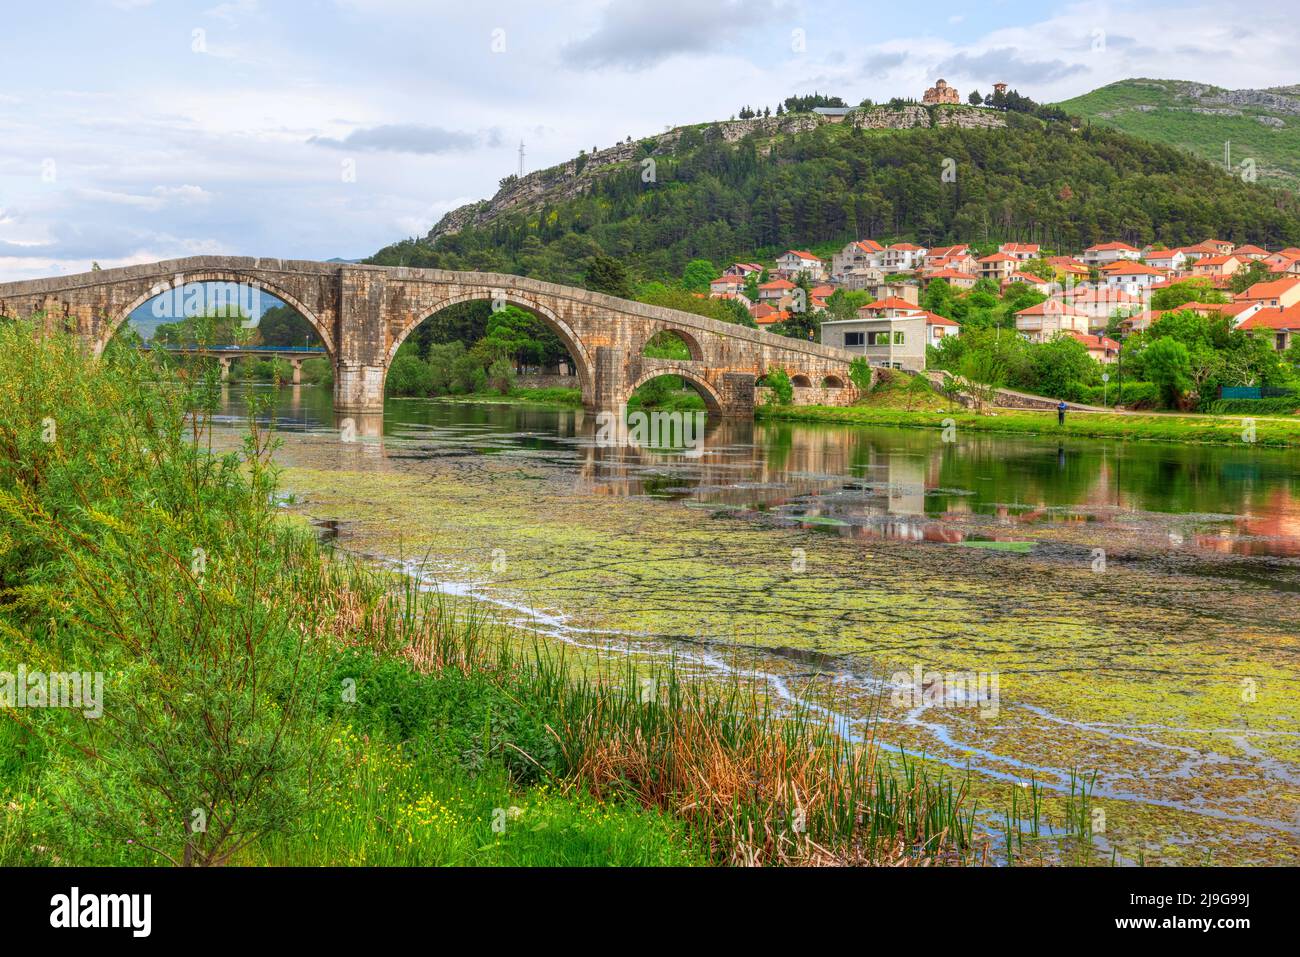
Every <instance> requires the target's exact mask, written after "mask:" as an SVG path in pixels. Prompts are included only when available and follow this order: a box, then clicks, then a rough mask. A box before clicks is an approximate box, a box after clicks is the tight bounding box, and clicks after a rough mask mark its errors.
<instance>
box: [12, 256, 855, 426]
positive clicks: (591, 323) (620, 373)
mask: <svg viewBox="0 0 1300 957" xmlns="http://www.w3.org/2000/svg"><path fill="white" fill-rule="evenodd" d="M199 282H221V283H234V284H243V285H244V286H245V287H253V288H257V289H261V290H264V291H265V292H267V293H269V294H271V295H273V296H276V297H278V298H279V299H281V300H283V301H284V302H285V303H286V304H288V305H289V306H291V307H293V308H294V309H296V310H297V311H298V312H299V313H300V314H301V315H302V316H303V318H305V319H306V320H307V321H308V322H310V323H311V324H312V326H314V327H315V329H316V331H317V333H318V334H319V335H320V337H321V340H322V342H323V343H324V346H325V348H326V350H327V351H328V353H329V355H330V359H331V361H332V362H333V364H334V408H335V411H336V412H339V413H341V414H349V415H350V414H372V413H382V411H383V396H384V379H385V377H386V376H387V374H388V367H389V365H390V364H391V363H392V361H393V357H394V356H395V354H396V353H397V348H398V346H399V345H401V343H402V342H403V341H404V340H405V339H406V337H407V336H408V335H409V334H410V333H411V331H412V330H414V329H415V327H416V326H418V325H419V324H420V323H421V322H422V321H423V320H424V319H426V318H427V317H429V316H431V315H433V314H434V313H435V312H437V311H439V310H440V309H442V308H444V307H446V306H449V305H452V304H454V303H459V302H468V301H472V300H486V301H488V302H491V303H494V304H496V305H505V304H507V303H509V304H513V305H516V306H518V307H520V308H523V309H526V310H528V311H529V312H531V313H533V314H534V315H536V316H538V317H539V318H541V319H542V320H543V321H544V322H545V323H546V324H547V325H548V326H549V327H550V328H551V329H552V330H554V331H555V333H556V334H557V335H558V336H559V337H560V339H561V340H562V341H563V342H564V344H565V346H566V347H567V348H568V350H569V354H570V355H571V356H572V358H573V361H574V364H575V366H576V372H577V380H578V384H579V385H580V386H581V388H582V399H583V405H584V407H585V408H586V409H588V410H589V411H604V410H611V411H612V410H615V409H618V408H619V407H620V406H621V405H623V404H624V403H626V402H627V400H628V397H629V396H630V395H631V394H632V390H633V389H635V388H636V387H637V386H638V385H640V384H641V383H643V382H646V381H648V380H649V379H651V378H653V377H654V376H656V375H662V374H665V373H671V374H673V375H679V376H681V377H683V378H684V379H686V380H688V381H689V382H690V383H691V384H692V385H693V386H694V387H695V388H696V389H698V391H699V392H700V394H701V395H702V396H703V398H704V401H705V403H706V405H707V406H708V407H709V409H710V411H712V412H714V413H717V414H722V415H728V416H747V415H750V414H752V412H753V409H754V401H755V400H754V389H755V383H756V381H757V380H758V379H759V378H761V377H762V376H764V375H765V374H766V373H767V372H769V371H771V370H775V369H777V368H782V369H784V370H785V371H786V372H787V373H789V375H790V377H791V378H792V379H795V380H796V381H799V382H806V383H807V385H806V387H805V388H800V389H796V390H795V392H796V401H800V402H804V403H806V402H808V401H810V400H811V399H812V398H813V396H814V395H817V396H820V395H821V394H822V393H823V389H822V388H821V387H822V386H823V385H824V384H828V383H829V384H830V385H831V386H833V387H834V394H835V396H836V399H837V400H838V401H839V402H841V403H842V402H848V401H851V400H852V399H853V398H855V397H856V395H857V392H856V390H855V389H854V388H853V386H852V384H851V383H850V382H849V379H848V367H849V362H850V361H851V360H852V358H853V357H852V356H851V355H850V354H849V353H847V352H845V351H843V350H841V349H835V348H831V347H829V346H822V345H819V344H817V343H811V342H800V341H798V340H794V339H788V338H785V337H783V336H776V335H773V334H771V333H767V332H762V331H760V330H755V329H748V328H745V327H743V326H737V325H732V324H729V323H725V322H718V321H716V320H713V319H708V318H705V317H703V316H697V315H694V314H693V313H686V312H678V311H676V310H673V309H665V308H662V307H659V306H650V305H645V304H643V303H637V302H629V301H627V300H624V299H617V298H614V297H613V296H606V295H602V294H600V293H595V292H591V291H589V290H586V289H575V288H571V287H568V286H560V285H556V284H554V283H547V282H540V281H538V280H536V279H527V278H524V277H521V276H511V275H501V274H494V273H474V272H450V271H446V270H437V269H411V268H405V267H387V266H357V265H352V264H348V263H320V262H306V261H296V260H281V259H254V258H249V257H224V256H196V257H191V258H187V259H174V260H169V261H167V262H160V263H151V264H147V265H140V266H125V267H122V268H118V269H104V270H97V271H95V272H88V273H81V274H79V275H74V276H59V277H54V278H50V279H33V280H27V281H24V282H11V283H0V315H7V316H14V317H27V316H32V315H36V314H42V315H43V316H44V321H45V323H46V327H47V328H50V329H55V328H60V329H64V330H67V331H69V332H73V333H75V334H76V335H78V336H79V337H80V338H81V339H82V340H83V341H84V342H85V343H86V346H87V348H89V349H90V350H91V351H92V352H93V353H94V354H96V355H98V354H99V353H100V352H101V351H102V350H103V349H104V346H105V345H107V343H108V341H109V339H110V338H111V337H112V335H113V333H114V332H115V331H116V330H117V328H118V327H119V326H120V325H121V324H122V323H123V322H124V321H125V320H126V319H127V317H128V316H129V315H130V314H131V312H132V310H134V309H135V308H137V307H138V306H140V305H143V304H144V303H146V302H148V301H149V300H150V299H152V298H153V297H154V296H157V295H160V294H162V293H166V292H169V291H171V290H173V289H177V288H179V289H185V288H188V287H189V284H191V283H199ZM664 330H669V331H672V332H674V333H676V334H677V335H679V336H680V337H681V338H682V339H683V340H684V341H685V342H686V343H687V345H688V346H689V347H690V350H691V359H690V360H689V361H669V360H663V359H649V358H644V357H643V356H642V351H643V349H644V347H645V344H646V342H647V341H648V340H649V339H650V338H651V337H652V336H654V335H655V334H657V333H659V332H661V331H664Z"/></svg>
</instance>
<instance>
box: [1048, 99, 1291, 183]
mask: <svg viewBox="0 0 1300 957" xmlns="http://www.w3.org/2000/svg"><path fill="white" fill-rule="evenodd" d="M1058 105H1059V106H1060V107H1061V108H1062V109H1064V110H1065V111H1066V112H1068V113H1070V114H1072V115H1077V116H1081V117H1083V118H1085V119H1089V120H1092V121H1093V122H1095V123H1104V124H1105V125H1107V126H1110V127H1113V128H1114V129H1117V130H1123V131H1124V132H1125V133H1131V134H1132V135H1134V136H1140V137H1142V138H1143V139H1145V140H1150V141H1151V142H1154V143H1164V144H1167V145H1169V146H1177V147H1179V148H1181V149H1185V150H1188V151H1189V152H1191V153H1195V154H1196V155H1197V156H1200V157H1203V158H1205V159H1207V160H1211V161H1213V162H1216V163H1218V164H1220V165H1223V162H1224V144H1225V143H1229V142H1230V143H1231V144H1232V145H1231V154H1230V158H1231V161H1232V164H1233V165H1234V166H1235V167H1237V168H1238V169H1240V165H1239V164H1240V163H1241V162H1242V161H1243V160H1254V162H1255V166H1256V170H1257V172H1258V174H1259V178H1260V181H1261V182H1272V183H1275V184H1277V185H1281V186H1285V187H1287V188H1290V189H1300V85H1296V86H1279V87H1272V88H1270V89H1267V90H1225V89H1222V88H1221V87H1217V86H1209V85H1207V84H1205V83H1193V82H1189V81H1187V80H1150V79H1136V80H1121V81H1120V82H1118V83H1112V84H1110V85H1109V86H1103V87H1102V88H1101V89H1098V90H1093V91H1092V92H1091V93H1087V94H1084V95H1083V96H1079V97H1075V98H1074V99H1072V100H1066V101H1065V102H1063V103H1060V104H1058Z"/></svg>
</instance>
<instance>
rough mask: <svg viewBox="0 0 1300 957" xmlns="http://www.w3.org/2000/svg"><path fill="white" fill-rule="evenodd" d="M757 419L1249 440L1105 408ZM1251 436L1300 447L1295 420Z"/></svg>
mask: <svg viewBox="0 0 1300 957" xmlns="http://www.w3.org/2000/svg"><path fill="white" fill-rule="evenodd" d="M757 414H758V416H759V417H760V418H766V419H780V420H785V421H791V422H839V423H845V424H851V425H880V426H898V427H902V428H916V429H940V428H943V424H944V422H945V420H947V419H951V420H952V421H953V422H954V423H955V424H956V425H957V427H958V428H959V429H971V430H975V431H980V432H1005V433H1011V434H1021V435H1045V436H1077V437H1080V438H1113V439H1133V440H1142V441H1148V442H1205V443H1216V444H1220V445H1238V444H1241V443H1242V442H1245V441H1248V440H1249V438H1248V435H1249V433H1248V431H1247V421H1248V420H1247V419H1245V418H1244V417H1242V416H1222V417H1215V416H1175V415H1162V414H1159V413H1153V414H1150V415H1120V414H1110V413H1105V412H1071V413H1069V414H1068V415H1067V416H1066V421H1065V425H1063V426H1061V425H1057V422H1056V413H1055V412H1035V411H1022V410H998V411H997V412H995V413H991V414H979V413H975V412H970V411H967V410H964V409H958V410H956V411H947V410H946V409H940V410H928V411H913V412H908V411H906V410H905V409H900V408H897V407H890V406H881V405H873V404H871V402H870V399H868V402H867V404H863V405H853V406H844V407H835V406H816V405H812V406H762V407H761V408H759V409H758V412H757ZM1253 441H1254V442H1255V444H1257V445H1266V446H1300V419H1297V420H1286V419H1279V418H1264V417H1260V418H1258V419H1256V420H1254V434H1253Z"/></svg>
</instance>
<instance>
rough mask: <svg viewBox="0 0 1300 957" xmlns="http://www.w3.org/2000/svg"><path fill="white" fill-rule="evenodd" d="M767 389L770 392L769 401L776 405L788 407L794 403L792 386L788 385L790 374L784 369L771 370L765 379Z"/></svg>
mask: <svg viewBox="0 0 1300 957" xmlns="http://www.w3.org/2000/svg"><path fill="white" fill-rule="evenodd" d="M764 378H765V381H766V382H767V387H768V388H769V389H771V390H772V394H771V396H770V397H769V401H771V402H772V403H774V404H776V405H789V404H790V403H791V402H793V401H794V386H793V385H791V383H790V374H789V373H788V372H786V371H785V370H784V369H773V370H772V371H771V372H769V373H768V374H767V375H766V376H765V377H764Z"/></svg>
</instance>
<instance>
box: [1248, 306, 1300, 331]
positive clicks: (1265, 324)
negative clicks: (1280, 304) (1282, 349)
mask: <svg viewBox="0 0 1300 957" xmlns="http://www.w3.org/2000/svg"><path fill="white" fill-rule="evenodd" d="M1237 328H1238V329H1300V306H1291V307H1289V308H1287V309H1261V310H1260V311H1259V312H1257V313H1255V314H1254V315H1253V316H1251V317H1250V318H1249V319H1247V320H1246V321H1245V322H1243V323H1242V324H1241V325H1239V326H1238V327H1237Z"/></svg>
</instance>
